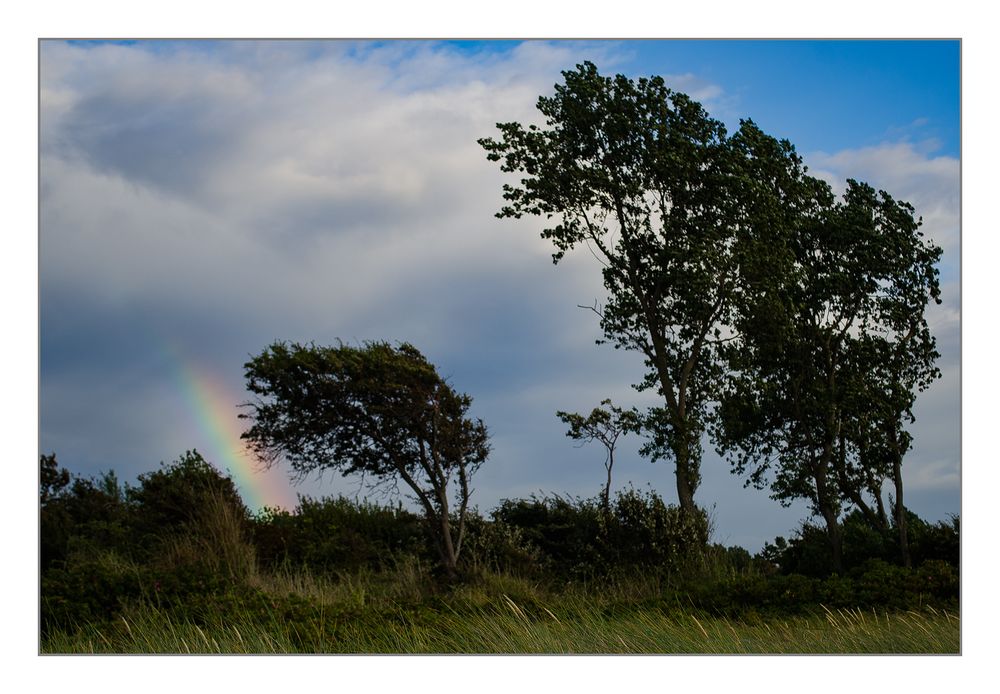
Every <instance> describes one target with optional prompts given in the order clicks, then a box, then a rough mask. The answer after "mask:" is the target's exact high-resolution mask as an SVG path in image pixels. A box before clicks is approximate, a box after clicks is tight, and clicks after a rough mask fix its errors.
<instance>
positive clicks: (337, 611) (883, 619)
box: [42, 576, 959, 654]
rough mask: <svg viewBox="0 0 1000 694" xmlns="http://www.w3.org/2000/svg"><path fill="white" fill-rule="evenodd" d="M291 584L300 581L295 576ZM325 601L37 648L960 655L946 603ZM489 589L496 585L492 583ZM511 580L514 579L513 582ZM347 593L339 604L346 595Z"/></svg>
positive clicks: (147, 613) (501, 598) (87, 633)
mask: <svg viewBox="0 0 1000 694" xmlns="http://www.w3.org/2000/svg"><path fill="white" fill-rule="evenodd" d="M292 580H293V581H294V580H304V579H303V578H302V577H301V576H300V577H298V579H294V578H293V579H292ZM306 587H307V590H310V591H312V593H313V597H314V599H316V600H318V601H319V604H321V605H326V606H328V609H322V610H320V612H319V613H318V616H316V617H315V618H313V619H310V620H288V619H285V618H283V617H282V616H281V615H279V614H274V615H273V616H272V617H271V618H270V619H269V620H265V621H261V620H260V619H250V618H248V617H247V616H246V615H242V614H240V613H235V614H229V615H222V614H218V615H211V616H209V617H208V618H207V619H205V620H198V621H199V623H195V622H194V621H191V620H190V619H188V618H178V617H176V616H175V615H173V614H172V613H170V612H166V611H162V610H159V609H157V608H156V607H154V606H152V605H149V604H140V605H135V606H134V607H132V608H131V609H129V610H127V611H126V613H125V614H123V615H122V616H121V617H120V618H119V619H118V620H117V621H116V622H114V623H112V624H104V625H83V626H82V627H81V628H79V629H77V630H76V631H75V632H73V633H68V632H64V631H63V632H54V633H52V634H50V635H49V636H48V637H46V639H45V641H44V642H43V644H42V651H43V652H45V653H242V654H247V653H552V654H569V653H577V654H593V653H661V654H669V653H718V654H721V653H744V654H750V653H844V654H847V653H958V651H959V619H958V617H957V616H955V615H953V614H950V613H949V612H947V611H944V610H932V609H930V608H928V609H926V610H923V611H919V612H918V611H910V612H900V613H895V614H894V613H883V614H878V613H875V612H863V611H857V610H853V611H852V610H826V609H825V608H824V609H823V610H822V611H821V612H819V613H818V614H814V615H809V616H795V617H789V618H751V619H748V620H743V621H740V620H733V619H726V618H719V617H707V616H704V615H696V614H691V613H684V612H682V611H678V610H676V609H673V608H664V607H662V606H660V607H642V606H640V605H631V606H629V605H624V604H622V603H611V602H605V601H602V600H595V599H594V598H593V597H588V596H586V595H583V594H567V595H563V596H561V597H553V596H549V598H550V601H551V602H548V604H546V603H542V602H539V601H538V599H537V595H535V594H532V593H531V591H530V589H529V590H528V593H527V594H524V593H525V590H524V588H525V587H524V586H520V588H521V589H522V590H521V593H522V596H521V597H520V598H515V597H511V596H510V595H508V594H506V593H501V594H499V595H495V594H489V593H487V592H486V591H484V590H482V589H476V588H473V589H468V588H466V589H460V590H458V591H455V592H452V593H449V594H447V595H442V596H437V597H433V596H432V597H429V598H428V597H425V598H422V599H421V601H420V602H413V601H412V600H411V598H412V597H413V596H405V595H402V594H401V595H399V596H397V597H399V598H400V600H399V601H397V600H396V599H395V598H392V599H390V598H387V597H386V596H385V595H378V596H375V597H374V598H372V597H370V596H369V597H366V595H365V593H364V592H363V591H361V590H360V587H361V586H359V585H357V584H355V585H354V586H353V588H351V587H344V586H338V587H337V588H336V591H342V592H335V593H331V592H328V591H329V589H331V586H326V588H324V585H323V584H322V582H314V583H313V584H312V585H311V586H306ZM493 587H496V586H493ZM512 587H515V588H517V587H519V586H516V585H515V586H512ZM345 601H346V602H345Z"/></svg>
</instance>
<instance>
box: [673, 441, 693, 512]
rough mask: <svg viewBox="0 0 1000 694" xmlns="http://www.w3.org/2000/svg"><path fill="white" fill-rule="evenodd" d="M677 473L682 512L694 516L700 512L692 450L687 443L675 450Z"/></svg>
mask: <svg viewBox="0 0 1000 694" xmlns="http://www.w3.org/2000/svg"><path fill="white" fill-rule="evenodd" d="M674 456H675V457H676V458H677V460H676V463H677V465H676V473H677V501H678V503H679V504H680V507H681V513H682V514H683V515H685V516H687V517H689V518H694V517H695V515H696V514H697V512H698V507H697V506H695V505H694V492H695V482H694V480H693V479H692V475H691V468H690V465H691V462H690V461H691V451H690V450H689V449H688V447H687V445H686V444H685V443H682V444H681V445H680V446H678V447H677V449H676V450H675V451H674Z"/></svg>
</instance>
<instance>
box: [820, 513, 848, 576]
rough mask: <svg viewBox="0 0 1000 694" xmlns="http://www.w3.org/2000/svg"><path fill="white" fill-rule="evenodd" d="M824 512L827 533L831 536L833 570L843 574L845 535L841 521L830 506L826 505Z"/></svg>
mask: <svg viewBox="0 0 1000 694" xmlns="http://www.w3.org/2000/svg"><path fill="white" fill-rule="evenodd" d="M822 513H823V520H824V521H825V522H826V534H827V536H828V537H829V538H830V549H831V552H832V554H831V557H832V559H833V570H834V571H835V572H836V573H838V574H842V573H844V536H843V534H842V533H841V531H840V523H839V522H838V521H837V514H836V512H835V511H834V510H833V509H832V508H830V507H829V506H824V507H823V509H822Z"/></svg>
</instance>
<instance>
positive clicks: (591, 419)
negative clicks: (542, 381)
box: [556, 399, 640, 513]
mask: <svg viewBox="0 0 1000 694" xmlns="http://www.w3.org/2000/svg"><path fill="white" fill-rule="evenodd" d="M601 405H602V407H595V408H594V409H593V410H591V412H590V414H589V415H587V416H586V417H584V416H583V415H581V414H577V413H576V412H573V413H569V412H563V411H559V412H556V416H557V417H559V419H561V420H562V421H563V422H565V423H566V424H568V425H569V431H567V432H566V435H567V436H569V437H570V438H572V439H575V440H577V441H580V442H581V443H582V444H585V443H590V442H591V441H600V442H601V444H603V446H604V448H605V450H606V451H607V454H606V455H605V458H604V469H605V471H607V473H608V477H607V481H606V482H605V484H604V489H603V490H602V492H601V507H602V508H603V509H604V512H605V513H607V512H608V511H609V510H610V508H611V468H612V467H614V465H615V446H616V445H617V444H618V439H619V438H620V437H621V436H622V435H623V434H627V433H629V432H637V431H639V428H640V419H639V413H638V412H636V411H635V410H634V409H632V410H623V409H622V408H620V407H615V406H614V405H612V404H611V400H608V399H605V400H602V401H601ZM605 407H606V408H607V409H605Z"/></svg>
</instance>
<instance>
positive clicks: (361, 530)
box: [253, 497, 428, 572]
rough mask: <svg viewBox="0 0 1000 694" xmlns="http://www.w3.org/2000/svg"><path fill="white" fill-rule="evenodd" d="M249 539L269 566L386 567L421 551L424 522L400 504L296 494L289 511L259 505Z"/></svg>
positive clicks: (328, 569)
mask: <svg viewBox="0 0 1000 694" xmlns="http://www.w3.org/2000/svg"><path fill="white" fill-rule="evenodd" d="M253 542H254V546H255V547H256V549H257V556H258V557H259V558H260V560H261V563H262V564H263V565H264V566H266V567H269V568H272V569H273V568H277V567H280V566H283V565H291V566H307V567H309V569H310V570H312V571H316V572H331V571H338V572H353V571H357V570H359V569H361V568H369V569H373V570H382V569H387V568H389V567H391V566H393V565H395V564H396V563H397V562H399V561H402V560H404V559H405V558H406V557H408V556H422V557H423V558H424V559H428V557H427V556H426V547H427V527H426V521H425V520H424V519H423V518H421V517H420V516H417V515H415V514H413V513H411V512H409V511H406V510H404V509H403V508H402V507H401V506H396V507H383V506H378V505H376V504H373V503H371V502H368V501H353V500H351V499H347V498H344V497H336V498H324V499H312V498H310V497H300V499H299V504H298V506H297V507H296V508H295V510H294V511H293V512H289V511H282V510H275V509H264V510H263V511H262V512H261V513H259V514H257V516H256V517H255V518H254V520H253Z"/></svg>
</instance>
